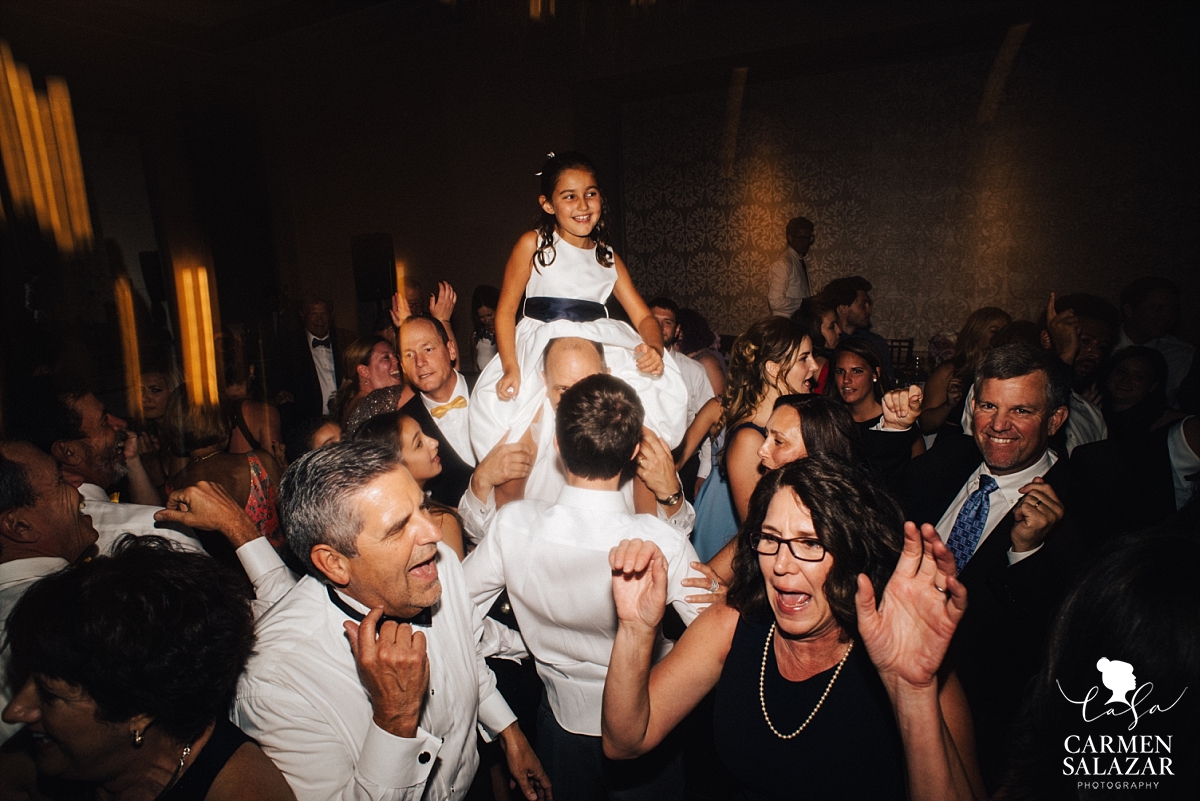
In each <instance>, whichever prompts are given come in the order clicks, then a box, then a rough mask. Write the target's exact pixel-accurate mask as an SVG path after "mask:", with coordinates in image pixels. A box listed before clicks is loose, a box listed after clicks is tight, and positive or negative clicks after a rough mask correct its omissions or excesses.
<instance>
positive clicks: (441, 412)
mask: <svg viewBox="0 0 1200 801" xmlns="http://www.w3.org/2000/svg"><path fill="white" fill-rule="evenodd" d="M465 408H467V399H466V398H464V397H463V396H462V395H459V396H458V397H456V398H455V399H454V400H452V401H450V402H449V403H443V404H442V405H441V406H434V407H433V408H432V409H430V410H429V413H430V414H432V415H433V416H434V417H436V418H437V419H439V420H441V419H442V418H443V417H445V416H446V415H447V414H448V413H449V412H450V411H452V410H454V409H465Z"/></svg>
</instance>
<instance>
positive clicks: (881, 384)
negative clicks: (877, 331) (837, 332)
mask: <svg viewBox="0 0 1200 801" xmlns="http://www.w3.org/2000/svg"><path fill="white" fill-rule="evenodd" d="M843 353H850V354H853V355H855V356H857V357H858V358H860V359H862V360H863V361H864V362H866V363H867V366H868V367H870V368H871V371H872V373H874V376H873V377H874V378H876V379H877V380H876V381H874V382H873V383H872V384H871V390H872V392H873V393H874V395H875V400H876V401H882V400H883V393H885V392H887V391H889V390H890V389H891V388H892V382H891V379H889V378H888V374H887V370H884V369H883V359H882V358H881V357H880V355H879V351H877V350H875V346H874V345H872V344H871V343H870V342H867V341H866V340H865V339H855V338H854V337H850V338H848V339H843V340H842V341H841V342H839V343H838V346H837V347H836V348H834V349H833V355H832V356H830V357H829V379H828V380H827V381H826V382H825V394H826V395H828V396H829V397H831V398H833V399H834V400H836V401H839V402H844V401H842V393H841V392H840V391H839V390H838V381H837V379H836V376H837V363H838V357H839V356H841V355H842V354H843Z"/></svg>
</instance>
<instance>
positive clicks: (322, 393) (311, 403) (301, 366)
mask: <svg viewBox="0 0 1200 801" xmlns="http://www.w3.org/2000/svg"><path fill="white" fill-rule="evenodd" d="M300 321H301V323H303V325H302V326H301V329H300V331H299V332H297V333H296V334H293V335H291V336H290V337H287V338H286V340H285V342H284V343H283V346H282V347H281V351H282V353H281V354H280V357H281V358H280V363H279V368H278V375H277V376H276V378H277V381H276V384H277V388H278V394H277V395H276V403H277V404H279V414H280V418H281V422H282V424H283V428H284V429H285V433H286V429H287V428H289V427H291V426H292V425H294V424H296V423H300V422H303V421H304V420H307V419H309V418H311V417H317V416H319V415H323V414H328V413H329V398H330V396H331V395H333V393H334V392H336V391H337V387H338V382H339V381H340V380H341V378H342V375H341V365H340V364H339V361H340V360H341V355H342V350H343V349H344V348H345V347H346V345H348V344H349V343H350V342H351V340H353V339H354V335H353V334H352V333H351V332H349V331H345V330H342V329H339V328H334V326H333V324H332V317H331V315H330V313H329V305H328V304H327V303H326V302H325V301H323V300H310V301H308V302H307V303H305V304H304V306H303V307H302V308H301V311H300Z"/></svg>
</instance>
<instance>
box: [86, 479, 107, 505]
mask: <svg viewBox="0 0 1200 801" xmlns="http://www.w3.org/2000/svg"><path fill="white" fill-rule="evenodd" d="M79 494H80V495H82V496H83V499H84V500H85V501H104V502H105V503H108V493H107V492H105V491H104V488H103V487H101V486H99V485H98V484H88V483H87V482H86V481H85V482H84V483H82V484H80V485H79Z"/></svg>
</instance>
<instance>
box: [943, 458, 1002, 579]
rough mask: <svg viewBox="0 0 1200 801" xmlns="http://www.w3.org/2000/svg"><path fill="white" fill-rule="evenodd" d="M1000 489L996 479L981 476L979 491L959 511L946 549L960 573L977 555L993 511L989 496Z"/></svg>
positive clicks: (971, 495)
mask: <svg viewBox="0 0 1200 801" xmlns="http://www.w3.org/2000/svg"><path fill="white" fill-rule="evenodd" d="M999 488H1000V485H999V484H997V483H996V479H994V478H992V477H991V476H989V475H981V476H980V477H979V489H977V490H975V491H974V492H972V493H971V494H970V495H968V496H967V502H966V503H964V504H963V508H962V510H961V511H959V513H958V517H957V518H956V519H955V521H954V528H953V529H951V530H950V539H948V540H946V547H948V548H949V549H950V551H951V553H953V554H954V562H955V563H956V564H957V565H958V569H959V570H960V571H961V570H962V569H963V568H964V567H965V566H966V564H967V560H968V559H970V558H971V555H972V554H973V553H975V546H976V545H978V544H979V538H980V537H982V536H983V529H984V526H986V525H987V519H988V513H989V512H990V511H992V501H991V498H990V497H989V496H991V494H992V493H993V492H995V491H996V490H997V489H999Z"/></svg>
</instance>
